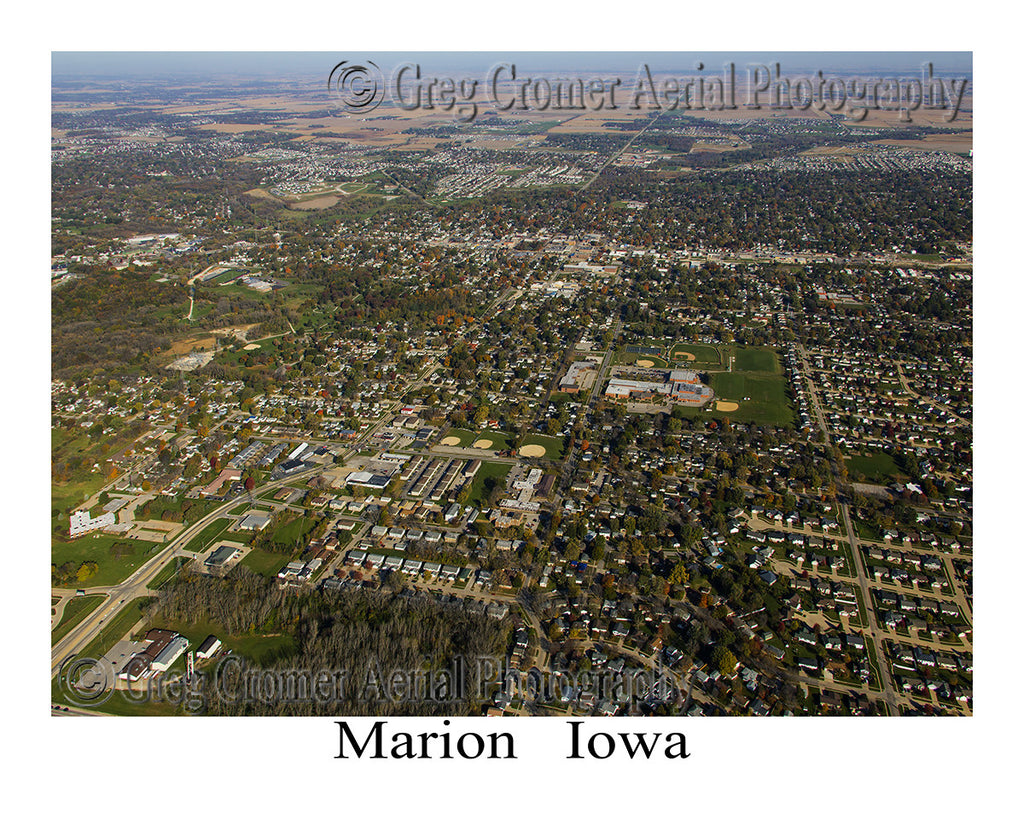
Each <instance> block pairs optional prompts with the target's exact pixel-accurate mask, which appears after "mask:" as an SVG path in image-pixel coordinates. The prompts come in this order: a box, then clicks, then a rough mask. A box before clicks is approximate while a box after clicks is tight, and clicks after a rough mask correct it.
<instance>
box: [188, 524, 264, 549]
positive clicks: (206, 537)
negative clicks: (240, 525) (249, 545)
mask: <svg viewBox="0 0 1024 819" xmlns="http://www.w3.org/2000/svg"><path fill="white" fill-rule="evenodd" d="M232 523H234V521H232V520H229V519H226V518H225V519H224V520H215V521H213V522H211V523H208V524H207V525H206V527H205V528H204V529H203V530H202V531H201V532H200V533H199V534H198V535H196V536H195V537H194V538H192V540H190V541H189V543H188V545H187V546H186V547H185V548H186V549H187V550H188V551H190V552H201V551H203V549H205V548H206V547H207V546H209V545H210V544H211V543H214V542H215V541H217V540H234V541H236V542H238V543H245V542H246V541H248V540H249V536H248V535H246V534H243V533H240V532H235V533H233V534H231V535H227V536H225V537H223V538H222V537H221V535H223V533H224V532H226V531H227V529H228V527H229V526H231V524H232Z"/></svg>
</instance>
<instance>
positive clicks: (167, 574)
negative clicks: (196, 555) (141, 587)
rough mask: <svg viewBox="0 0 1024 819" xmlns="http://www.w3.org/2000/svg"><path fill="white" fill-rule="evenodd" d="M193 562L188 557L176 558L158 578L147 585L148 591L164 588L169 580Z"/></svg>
mask: <svg viewBox="0 0 1024 819" xmlns="http://www.w3.org/2000/svg"><path fill="white" fill-rule="evenodd" d="M190 562H191V561H190V560H189V559H188V558H187V557H176V558H174V560H172V561H171V562H170V563H168V564H167V565H166V566H164V567H163V568H162V569H161V570H160V571H159V573H158V574H157V576H156V577H154V578H153V579H152V580H150V581H149V583H147V584H146V588H147V589H153V590H154V591H155V590H157V589H159V588H160V587H161V586H163V585H164V584H165V583H166V582H167V581H168V580H170V579H171V578H172V577H173V576H174V575H175V574H177V572H178V571H179V570H180V569H181V568H182V567H184V566H185V565H186V564H188V563H190Z"/></svg>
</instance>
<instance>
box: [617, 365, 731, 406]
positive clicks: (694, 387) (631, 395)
mask: <svg viewBox="0 0 1024 819" xmlns="http://www.w3.org/2000/svg"><path fill="white" fill-rule="evenodd" d="M655 379H657V380H655ZM714 394H715V393H714V391H713V390H712V389H711V388H710V387H705V386H704V385H703V384H701V383H700V377H699V376H698V375H697V374H696V373H694V372H692V371H691V370H672V371H671V372H665V371H659V370H650V371H648V373H646V374H645V377H644V378H619V377H614V378H610V379H608V387H607V389H606V390H605V395H606V396H607V397H609V398H615V399H618V400H626V401H628V400H634V401H636V400H639V401H644V400H650V399H653V398H655V397H656V396H659V395H664V396H666V397H667V398H668V399H669V400H670V401H675V402H677V403H680V404H689V405H692V406H700V405H701V404H705V403H707V402H708V401H710V400H711V398H712V397H713V396H714Z"/></svg>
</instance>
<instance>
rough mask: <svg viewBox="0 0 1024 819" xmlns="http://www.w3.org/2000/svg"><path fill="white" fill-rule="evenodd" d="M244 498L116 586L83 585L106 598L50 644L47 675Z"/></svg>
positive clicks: (284, 480)
mask: <svg viewBox="0 0 1024 819" xmlns="http://www.w3.org/2000/svg"><path fill="white" fill-rule="evenodd" d="M324 468H325V467H322V466H320V467H316V468H314V469H311V470H309V471H308V472H305V473H303V476H304V477H312V476H314V475H318V474H319V473H320V472H322V471H323V470H324ZM293 480H295V477H294V476H291V477H288V478H282V479H280V480H277V481H271V482H270V483H266V484H264V485H263V486H261V487H260V489H261V490H272V489H278V488H280V487H282V486H285V485H286V484H288V483H289V482H290V481H293ZM248 502H249V498H248V496H242V497H240V498H238V499H237V500H234V501H230V502H228V503H226V504H223V505H222V506H219V507H218V508H217V509H214V510H213V511H212V512H210V513H208V514H207V515H205V516H204V517H202V518H200V519H199V520H198V521H196V522H195V523H193V524H192V525H191V526H188V527H187V528H186V529H184V530H183V531H182V532H181V533H180V534H179V535H178V536H177V537H176V538H175V539H174V540H173V541H171V543H170V544H169V545H168V546H167V547H166V548H164V549H163V550H161V551H160V553H159V554H157V555H155V556H154V557H153V558H152V559H151V560H149V562H147V563H146V564H144V565H143V566H141V567H139V568H138V569H136V571H135V572H134V574H132V575H131V577H129V578H128V579H127V580H125V581H123V582H122V583H119V584H118V585H116V586H96V587H93V588H87V589H86V590H85V591H86V593H87V594H105V595H106V599H105V600H104V601H103V602H102V603H100V605H99V606H98V607H97V608H96V609H95V610H94V611H92V612H91V613H90V614H89V615H87V616H86V617H85V619H84V620H82V622H81V623H79V624H78V625H77V626H75V628H73V629H72V630H71V631H70V632H69V633H68V634H67V635H66V636H65V637H64V638H63V639H62V640H60V641H59V642H58V643H57V644H56V645H55V646H54V647H53V649H52V650H51V654H50V676H51V677H53V676H56V674H57V672H59V671H60V668H61V665H62V664H63V663H64V661H65V660H67V659H68V658H69V657H73V656H74V655H75V654H77V653H78V652H80V651H81V650H82V649H84V648H85V647H86V646H88V645H89V643H91V642H92V641H93V640H94V639H95V638H96V637H97V636H98V635H99V634H100V632H101V631H103V627H104V625H106V624H107V623H108V622H109V621H110V620H112V619H113V618H114V617H116V616H117V615H118V614H119V613H120V612H121V610H122V609H123V608H124V607H125V606H126V605H128V604H129V603H130V602H131V601H132V600H134V599H135V598H137V597H147V596H151V595H153V594H154V592H153V591H152V590H151V589H148V588H147V586H148V584H149V583H151V582H152V581H153V579H154V578H156V576H157V575H158V574H159V573H160V571H161V570H162V569H163V568H164V567H165V566H167V565H168V564H169V563H170V562H171V561H172V560H174V558H176V557H180V556H184V557H195V554H194V553H193V552H188V551H186V550H185V546H186V545H188V543H189V541H191V540H192V538H194V537H195V536H196V535H197V534H199V533H200V532H201V531H202V530H203V529H204V528H206V526H207V524H209V523H211V522H212V521H214V520H219V519H222V518H224V517H226V516H227V515H228V513H230V512H231V510H232V509H234V508H235V507H236V506H238V505H239V504H242V503H248Z"/></svg>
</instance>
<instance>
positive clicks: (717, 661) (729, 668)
mask: <svg viewBox="0 0 1024 819" xmlns="http://www.w3.org/2000/svg"><path fill="white" fill-rule="evenodd" d="M711 663H712V665H714V666H715V667H716V668H717V669H718V671H719V673H720V674H721V675H722V676H723V677H728V676H729V675H730V674H732V673H733V672H734V671H736V655H735V654H733V653H732V652H731V651H730V650H729V649H727V648H726V647H725V646H715V647H714V648H713V649H712V650H711Z"/></svg>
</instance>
